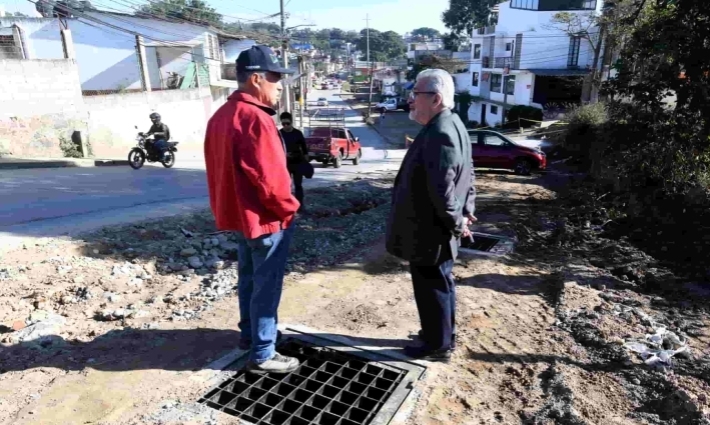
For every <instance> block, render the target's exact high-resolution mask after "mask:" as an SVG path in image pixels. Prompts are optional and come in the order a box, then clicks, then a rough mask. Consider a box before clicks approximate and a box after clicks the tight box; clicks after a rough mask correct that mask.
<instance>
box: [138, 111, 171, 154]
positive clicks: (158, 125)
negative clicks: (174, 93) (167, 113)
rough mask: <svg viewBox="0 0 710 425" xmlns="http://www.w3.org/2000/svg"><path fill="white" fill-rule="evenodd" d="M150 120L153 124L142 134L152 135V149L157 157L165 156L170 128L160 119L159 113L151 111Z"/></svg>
mask: <svg viewBox="0 0 710 425" xmlns="http://www.w3.org/2000/svg"><path fill="white" fill-rule="evenodd" d="M150 120H151V121H152V122H153V125H152V126H151V127H150V130H148V132H147V133H145V134H144V136H145V137H148V136H153V137H154V141H153V149H154V150H155V151H156V152H157V153H158V154H159V156H158V157H159V158H161V159H162V158H163V157H164V156H165V152H167V151H168V147H169V146H168V141H169V140H170V129H169V128H168V126H167V125H166V124H163V123H162V122H161V121H160V114H159V113H157V112H153V113H152V114H150Z"/></svg>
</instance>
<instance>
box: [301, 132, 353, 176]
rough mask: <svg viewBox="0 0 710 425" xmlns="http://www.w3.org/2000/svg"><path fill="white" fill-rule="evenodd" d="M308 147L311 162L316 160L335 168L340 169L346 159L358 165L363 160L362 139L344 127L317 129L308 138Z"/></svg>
mask: <svg viewBox="0 0 710 425" xmlns="http://www.w3.org/2000/svg"><path fill="white" fill-rule="evenodd" d="M306 145H308V155H309V157H310V159H311V160H313V159H315V160H316V161H318V162H320V163H321V164H323V165H328V164H333V166H334V167H335V168H340V167H341V165H342V164H343V160H345V159H348V160H352V161H353V165H358V164H359V163H360V158H362V149H361V146H360V139H359V138H357V137H355V136H353V134H352V133H351V132H350V130H348V129H347V128H344V127H341V128H336V127H330V128H329V127H319V128H315V129H313V131H312V132H311V134H310V136H309V137H306Z"/></svg>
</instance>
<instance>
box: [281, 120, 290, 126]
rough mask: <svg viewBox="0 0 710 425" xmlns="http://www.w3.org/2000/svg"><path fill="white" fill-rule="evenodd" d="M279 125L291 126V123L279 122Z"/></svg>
mask: <svg viewBox="0 0 710 425" xmlns="http://www.w3.org/2000/svg"><path fill="white" fill-rule="evenodd" d="M281 125H291V123H290V122H288V121H281Z"/></svg>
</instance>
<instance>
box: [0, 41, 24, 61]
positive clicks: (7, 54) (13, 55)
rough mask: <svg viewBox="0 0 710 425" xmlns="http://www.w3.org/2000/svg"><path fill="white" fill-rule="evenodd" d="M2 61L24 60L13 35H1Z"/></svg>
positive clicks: (0, 50) (0, 56)
mask: <svg viewBox="0 0 710 425" xmlns="http://www.w3.org/2000/svg"><path fill="white" fill-rule="evenodd" d="M0 59H24V57H23V55H22V49H21V48H19V47H18V46H17V45H16V44H15V37H14V36H12V35H0Z"/></svg>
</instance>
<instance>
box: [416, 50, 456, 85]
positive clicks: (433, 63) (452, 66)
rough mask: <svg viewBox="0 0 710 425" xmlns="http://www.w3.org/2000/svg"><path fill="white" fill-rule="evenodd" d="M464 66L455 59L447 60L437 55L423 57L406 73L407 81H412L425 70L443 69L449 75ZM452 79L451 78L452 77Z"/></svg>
mask: <svg viewBox="0 0 710 425" xmlns="http://www.w3.org/2000/svg"><path fill="white" fill-rule="evenodd" d="M462 67H466V64H465V63H463V62H461V61H459V60H455V59H448V58H444V57H441V56H438V55H423V56H420V57H419V58H418V59H417V61H416V62H415V63H414V65H412V69H410V70H409V71H408V72H407V80H410V81H413V80H414V79H415V78H417V74H419V73H420V72H422V71H424V70H426V69H443V70H444V71H446V72H448V73H449V74H454V73H455V72H456V71H457V70H459V69H461V68H462ZM452 78H453V77H452Z"/></svg>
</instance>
